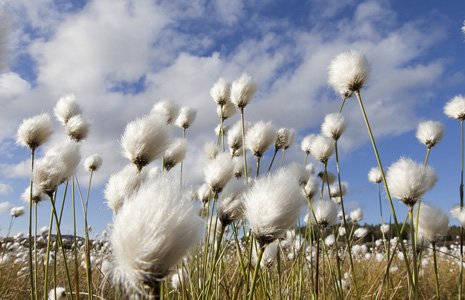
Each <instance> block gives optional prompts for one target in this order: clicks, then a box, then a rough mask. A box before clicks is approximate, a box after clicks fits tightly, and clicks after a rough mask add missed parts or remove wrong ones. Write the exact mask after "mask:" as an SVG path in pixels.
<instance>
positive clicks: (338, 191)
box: [330, 181, 349, 197]
mask: <svg viewBox="0 0 465 300" xmlns="http://www.w3.org/2000/svg"><path fill="white" fill-rule="evenodd" d="M330 190H331V197H342V196H344V195H345V194H347V191H348V190H349V184H348V183H347V182H345V181H344V182H341V187H339V183H334V184H332V185H331V187H330Z"/></svg>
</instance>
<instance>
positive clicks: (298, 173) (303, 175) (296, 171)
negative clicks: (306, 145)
mask: <svg viewBox="0 0 465 300" xmlns="http://www.w3.org/2000/svg"><path fill="white" fill-rule="evenodd" d="M286 169H288V170H289V171H290V172H291V173H292V174H293V175H294V177H295V178H296V179H297V181H298V182H299V185H300V186H305V184H306V183H307V181H308V179H309V178H310V172H309V171H308V170H307V168H305V167H304V166H303V165H301V164H298V163H296V162H293V163H291V164H290V165H288V166H287V167H286Z"/></svg>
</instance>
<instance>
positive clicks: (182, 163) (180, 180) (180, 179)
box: [179, 128, 186, 187]
mask: <svg viewBox="0 0 465 300" xmlns="http://www.w3.org/2000/svg"><path fill="white" fill-rule="evenodd" d="M182 138H183V139H185V138H186V128H183V129H182ZM183 166H184V160H181V175H180V178H179V184H180V186H181V187H182V169H183Z"/></svg>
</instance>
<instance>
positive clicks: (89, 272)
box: [84, 171, 94, 300]
mask: <svg viewBox="0 0 465 300" xmlns="http://www.w3.org/2000/svg"><path fill="white" fill-rule="evenodd" d="M93 175H94V171H91V172H90V178H89V184H88V186H87V194H86V205H85V210H84V226H85V228H84V234H85V247H84V248H85V251H86V254H85V255H86V273H87V291H88V293H89V299H91V300H92V299H93V289H92V288H93V287H92V264H91V261H90V240H89V225H88V220H87V212H88V206H89V195H90V187H91V185H92V177H93Z"/></svg>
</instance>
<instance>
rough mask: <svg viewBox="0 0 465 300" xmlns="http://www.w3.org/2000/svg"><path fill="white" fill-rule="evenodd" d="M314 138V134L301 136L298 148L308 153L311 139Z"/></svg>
mask: <svg viewBox="0 0 465 300" xmlns="http://www.w3.org/2000/svg"><path fill="white" fill-rule="evenodd" d="M315 138H316V134H310V135H307V136H306V137H304V138H303V140H302V142H301V143H300V149H301V150H302V151H303V152H305V153H306V154H307V155H308V154H310V150H311V148H310V146H311V145H312V143H313V140H314V139H315Z"/></svg>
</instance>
